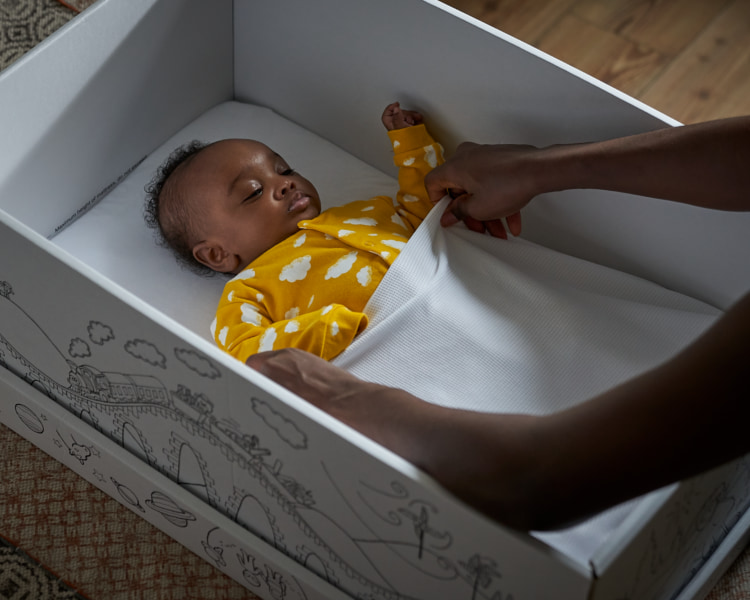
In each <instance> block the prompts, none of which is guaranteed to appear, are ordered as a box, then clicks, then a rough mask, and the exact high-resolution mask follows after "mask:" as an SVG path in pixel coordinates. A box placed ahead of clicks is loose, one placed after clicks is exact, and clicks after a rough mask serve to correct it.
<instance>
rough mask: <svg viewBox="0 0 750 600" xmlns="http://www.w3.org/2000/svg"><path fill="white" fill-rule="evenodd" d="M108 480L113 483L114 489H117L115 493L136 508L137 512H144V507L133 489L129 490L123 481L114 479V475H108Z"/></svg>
mask: <svg viewBox="0 0 750 600" xmlns="http://www.w3.org/2000/svg"><path fill="white" fill-rule="evenodd" d="M109 480H110V481H111V482H112V483H113V485H114V486H115V489H116V490H117V493H118V494H120V497H121V498H122V499H123V500H125V502H127V503H128V504H129V505H130V506H132V507H133V508H135V509H137V510H138V511H139V512H142V513H145V512H146V509H145V508H143V506H142V505H141V501H140V499H139V498H138V495H137V494H136V493H135V492H134V491H133V490H131V489H130V488H129V487H128V486H126V485H125V484H124V483H120V482H119V481H117V479H115V478H114V477H111V476H110V478H109Z"/></svg>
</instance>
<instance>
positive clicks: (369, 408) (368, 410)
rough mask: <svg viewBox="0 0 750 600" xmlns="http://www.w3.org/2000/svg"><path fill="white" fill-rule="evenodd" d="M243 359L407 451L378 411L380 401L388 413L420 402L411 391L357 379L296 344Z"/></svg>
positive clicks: (335, 414) (372, 435)
mask: <svg viewBox="0 0 750 600" xmlns="http://www.w3.org/2000/svg"><path fill="white" fill-rule="evenodd" d="M245 364H247V365H248V366H249V367H251V368H253V369H255V370H256V371H258V372H259V373H261V374H262V375H265V376H266V377H268V378H269V379H272V380H273V381H275V382H276V383H278V384H279V385H282V386H284V387H285V388H287V389H288V390H289V391H291V392H294V393H295V394H297V395H298V396H300V397H301V398H304V399H305V400H307V401H308V402H310V403H311V404H313V405H315V406H317V407H318V408H320V409H321V410H324V411H325V412H327V413H329V414H330V415H332V416H333V417H335V418H337V419H338V420H340V421H343V422H344V423H346V424H347V425H349V426H350V427H353V428H354V429H357V430H358V431H360V432H362V433H364V434H365V435H367V436H369V437H370V438H372V439H374V440H376V441H378V442H380V443H381V444H383V445H385V446H388V447H390V448H391V449H392V450H394V451H396V452H398V453H400V454H402V455H405V454H407V453H408V451H407V449H406V448H405V445H404V444H403V443H400V442H399V441H398V439H394V435H395V434H396V432H397V430H398V428H396V427H394V426H393V424H392V423H389V418H388V417H389V416H390V415H388V414H384V412H383V411H384V407H385V406H386V405H391V406H392V407H393V408H392V409H391V411H390V412H391V413H393V412H394V411H396V410H403V409H407V408H408V407H409V406H413V405H419V406H422V405H425V403H424V402H422V401H421V400H418V399H417V398H415V397H414V396H412V395H411V394H408V393H406V392H404V391H403V390H397V389H395V388H389V387H386V386H382V385H378V384H375V383H370V382H367V381H363V380H361V379H359V378H357V377H355V376H354V375H352V374H351V373H349V372H347V371H344V370H343V369H340V368H338V367H335V366H334V365H332V364H331V363H329V362H327V361H325V360H323V359H322V358H319V357H317V356H315V355H313V354H310V353H309V352H305V351H303V350H299V349H296V348H285V349H283V350H274V351H272V352H261V353H259V354H254V355H252V356H251V357H250V358H248V359H247V361H246V362H245ZM385 412H386V413H388V412H389V411H385Z"/></svg>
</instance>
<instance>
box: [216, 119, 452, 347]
mask: <svg viewBox="0 0 750 600" xmlns="http://www.w3.org/2000/svg"><path fill="white" fill-rule="evenodd" d="M388 135H389V137H390V138H391V142H392V144H393V151H394V162H395V164H396V166H398V167H399V175H398V182H399V191H398V194H397V196H396V200H397V204H396V205H394V202H393V200H392V199H391V198H389V197H387V196H376V197H375V198H371V199H370V200H360V201H356V202H352V203H350V204H346V205H344V206H338V207H334V208H331V209H328V210H326V211H324V212H322V213H321V214H320V215H319V216H317V217H316V218H314V219H310V220H307V221H301V222H300V223H299V225H298V226H299V231H298V232H297V233H295V234H294V235H292V236H290V237H288V238H287V239H285V240H284V241H283V242H281V243H279V244H277V245H276V246H274V247H273V248H271V249H270V250H267V251H266V252H264V253H263V254H262V255H261V256H260V257H258V258H257V259H256V260H254V261H253V262H252V263H250V264H249V265H248V266H247V267H245V269H244V270H243V271H242V272H241V273H240V274H239V275H237V276H236V277H234V279H232V280H231V281H229V282H228V283H227V285H226V286H225V288H224V291H223V293H222V297H221V300H220V301H219V306H218V308H217V310H216V319H215V320H214V322H213V324H212V326H211V331H212V333H213V336H214V339H215V340H216V343H217V344H218V345H219V347H220V348H221V349H223V350H225V351H226V352H229V354H231V355H232V356H234V357H235V358H238V359H239V360H241V361H243V362H244V361H245V360H247V358H248V357H249V356H250V355H251V354H255V353H256V352H262V351H265V350H278V349H280V348H290V347H294V348H300V349H302V350H306V351H308V352H312V353H313V354H317V355H318V356H321V357H323V358H325V359H326V360H330V359H332V358H334V357H335V356H336V355H338V354H339V353H340V352H342V351H343V350H344V349H345V348H346V347H347V346H348V345H349V344H350V343H351V342H352V340H353V339H354V337H355V336H356V335H357V334H358V333H360V332H361V331H362V330H364V328H365V327H366V326H367V316H366V315H365V314H364V313H363V312H362V311H363V310H364V308H365V305H366V304H367V302H368V301H369V299H370V296H372V294H373V292H374V291H375V288H376V287H377V286H378V284H379V283H380V281H381V280H382V278H383V276H384V275H385V272H386V271H387V270H388V267H389V266H390V265H391V264H392V263H393V261H394V260H395V259H396V257H397V256H398V255H399V252H400V251H401V248H403V247H404V245H405V244H406V241H407V240H408V239H409V238H410V237H411V235H412V234H413V233H414V231H415V230H416V229H417V227H418V226H419V224H420V223H421V222H422V220H423V219H424V218H425V216H426V215H427V213H428V212H429V211H430V209H431V208H432V203H431V202H430V201H429V198H428V197H427V192H426V190H425V187H424V177H425V175H426V174H427V173H429V172H430V171H431V170H432V169H434V168H435V167H436V166H437V165H438V164H441V163H442V162H443V149H442V147H441V146H440V144H438V143H436V142H435V141H434V140H433V139H432V137H431V136H430V134H429V133H428V132H427V129H426V128H425V127H424V125H416V126H414V127H407V128H405V129H397V130H394V131H389V132H388Z"/></svg>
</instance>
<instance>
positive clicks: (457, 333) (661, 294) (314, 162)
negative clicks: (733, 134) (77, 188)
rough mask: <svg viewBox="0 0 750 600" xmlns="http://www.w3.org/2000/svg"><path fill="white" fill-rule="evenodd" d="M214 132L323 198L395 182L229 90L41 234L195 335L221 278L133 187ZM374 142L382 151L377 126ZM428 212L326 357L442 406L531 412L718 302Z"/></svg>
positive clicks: (344, 197)
mask: <svg viewBox="0 0 750 600" xmlns="http://www.w3.org/2000/svg"><path fill="white" fill-rule="evenodd" d="M373 119H375V120H377V119H378V116H377V115H375V116H374V117H373ZM227 137H251V138H256V139H260V140H262V141H264V142H265V143H267V144H268V145H269V146H270V147H272V148H273V149H275V150H276V151H278V152H279V153H280V154H281V155H282V156H284V157H285V158H286V159H287V161H288V162H289V163H290V164H291V165H292V166H293V167H294V168H295V169H297V170H299V171H300V172H301V173H303V174H304V175H305V176H306V177H308V178H309V179H310V180H311V181H313V183H314V184H315V185H316V187H317V188H318V190H319V192H320V195H321V198H322V200H323V204H324V207H325V206H331V205H335V204H341V203H345V202H349V201H352V200H356V199H363V198H369V197H371V196H374V195H379V194H390V195H394V194H395V192H396V189H397V182H396V180H395V179H394V178H393V177H391V176H389V175H386V174H383V173H382V172H380V171H378V170H376V169H374V168H373V167H370V166H369V165H367V164H365V163H363V162H362V161H359V160H358V159H356V158H354V157H352V156H350V155H349V154H347V153H346V152H344V151H343V150H341V149H340V148H337V147H336V146H334V145H332V144H330V143H328V142H326V141H325V140H323V139H321V138H320V137H318V136H316V135H314V134H312V133H310V132H309V131H306V130H304V129H303V128H301V127H299V126H297V125H295V124H293V123H291V122H289V121H287V120H286V119H284V118H282V117H280V116H279V115H277V114H275V113H273V112H272V111H270V110H268V109H264V108H260V107H257V106H251V105H245V104H240V103H236V102H227V103H225V104H221V105H219V106H216V107H215V108H213V109H211V110H210V111H208V112H206V113H205V114H203V115H202V116H201V117H199V118H198V119H197V120H195V121H194V122H192V123H190V124H188V125H187V126H185V127H184V128H183V129H182V130H181V131H180V132H179V133H177V134H175V135H174V136H173V137H172V138H170V139H169V140H167V141H166V142H165V143H164V144H163V145H162V146H161V147H160V148H158V149H157V150H155V151H154V152H153V153H152V154H151V155H150V156H149V157H148V158H147V159H146V160H145V161H144V162H143V163H142V164H141V165H139V167H138V168H137V169H136V170H134V171H133V173H131V174H130V175H129V176H128V177H127V178H126V179H125V180H124V181H123V182H122V183H120V185H119V186H118V187H117V188H115V189H114V190H113V191H112V192H110V193H109V195H108V196H106V197H105V198H104V200H102V201H101V202H100V203H99V204H98V205H97V206H96V207H94V208H93V209H91V210H90V211H89V212H88V213H86V214H85V215H84V216H83V217H81V218H79V219H78V220H77V221H75V222H73V223H72V224H71V225H69V226H68V227H67V228H66V229H65V230H63V231H62V232H60V233H59V234H58V235H57V236H56V237H55V238H54V239H53V241H54V242H55V243H57V244H58V245H59V246H60V247H62V248H63V249H65V250H66V251H68V252H70V253H71V254H73V255H75V256H77V257H78V258H80V259H81V260H83V261H84V262H86V263H87V264H89V265H90V266H92V267H94V268H95V269H96V270H97V271H99V272H100V273H102V274H103V275H105V276H106V277H108V278H110V279H111V280H113V281H114V282H116V283H118V284H120V285H122V286H123V287H125V288H126V289H128V290H129V291H131V292H132V293H134V294H135V295H137V296H139V297H141V298H142V299H144V300H145V301H147V302H149V303H150V304H151V305H152V306H154V307H155V308H157V309H159V310H161V311H162V312H164V313H165V314H167V315H169V316H170V317H171V318H173V319H175V320H177V321H178V322H180V323H182V324H183V325H185V326H186V327H188V328H189V329H191V330H193V331H195V332H196V333H198V334H200V335H202V336H204V337H206V338H208V339H210V336H209V334H208V329H209V325H210V323H211V321H212V319H213V316H214V309H215V306H216V303H217V300H218V297H219V295H220V293H221V289H222V287H223V284H224V282H225V278H224V277H223V276H215V277H209V278H205V277H200V276H198V275H195V274H193V273H191V272H189V271H186V270H183V269H181V268H180V267H179V266H178V264H177V263H176V261H175V260H174V258H173V257H172V255H171V254H170V252H169V251H168V250H165V249H163V248H159V247H157V246H156V245H155V242H154V239H153V233H152V232H151V231H150V230H149V229H148V228H147V227H146V225H145V222H144V220H143V204H144V191H143V188H144V186H145V185H146V183H147V182H148V181H149V180H150V178H151V176H152V174H153V173H154V171H155V170H156V168H157V166H158V165H159V164H161V162H162V161H163V160H164V158H165V157H166V156H167V155H168V154H169V153H170V152H171V151H172V150H173V149H174V148H175V147H176V146H178V145H180V144H183V143H185V142H188V141H190V140H193V139H200V140H203V141H213V140H217V139H222V138H227ZM383 152H390V145H389V143H388V141H387V137H386V135H385V132H384V133H383ZM438 216H439V209H438V210H437V211H433V213H432V214H431V215H430V217H428V219H427V220H426V221H425V223H424V224H423V225H422V226H421V227H420V228H419V230H418V231H417V233H416V234H415V236H414V237H413V238H412V240H410V242H409V243H408V244H407V246H406V248H405V250H404V251H403V252H402V254H401V256H399V258H398V260H397V261H396V262H395V263H394V265H393V267H392V268H391V269H390V270H389V272H388V273H387V275H386V277H385V279H384V280H383V282H382V283H381V285H380V286H379V288H378V290H377V291H376V293H375V295H374V296H373V298H372V299H371V301H370V303H369V304H368V307H367V309H366V310H367V312H368V313H369V315H370V325H369V326H368V328H367V330H366V331H365V332H364V333H363V334H362V335H360V336H359V337H358V338H357V339H356V340H355V342H354V344H353V345H352V346H351V347H350V348H349V349H347V350H346V351H345V352H344V353H343V354H342V355H341V356H340V357H338V358H337V359H336V361H335V362H336V363H337V364H339V365H340V366H343V367H344V368H347V369H349V370H350V371H352V372H354V373H355V374H357V375H359V376H360V377H363V378H365V379H369V380H373V381H378V382H382V383H384V384H387V385H393V386H397V387H401V388H404V389H407V390H409V391H411V392H413V393H415V394H416V395H418V396H420V397H422V398H425V399H427V400H431V401H433V402H437V403H440V404H444V405H450V406H457V407H462V408H467V409H474V410H483V411H493V412H528V413H545V412H550V411H554V410H559V409H561V408H564V407H566V406H569V405H571V404H573V403H576V402H578V401H581V400H584V399H586V398H588V397H591V396H592V395H593V394H595V393H598V392H600V391H602V390H604V389H606V388H608V387H610V386H612V385H614V384H616V383H618V382H620V381H622V380H624V379H626V378H628V377H631V376H633V375H635V374H637V373H639V372H642V371H643V370H644V369H647V368H649V367H650V366H653V365H656V364H658V363H659V362H661V361H662V360H664V359H666V358H667V357H669V356H671V355H672V354H673V353H674V352H676V351H677V350H678V349H679V348H681V347H683V346H684V345H685V344H687V343H688V342H689V341H690V340H692V339H693V338H695V337H696V336H697V335H698V334H699V333H700V332H701V331H703V330H704V329H705V328H706V327H708V326H709V325H710V324H711V323H712V322H713V320H714V319H715V318H716V316H717V314H718V311H717V310H716V309H714V308H713V307H710V306H708V305H705V304H703V303H701V302H698V301H696V300H693V299H691V298H688V297H685V296H682V295H680V294H676V293H673V292H671V291H669V290H665V289H664V288H662V287H660V286H657V285H655V284H652V283H650V282H647V281H644V280H642V279H638V278H636V277H633V276H630V275H628V274H625V273H621V272H618V271H614V270H612V269H608V268H605V267H601V266H599V265H595V264H592V263H589V262H586V261H582V260H579V259H574V258H571V257H569V256H566V255H564V254H560V253H558V252H555V251H553V250H550V249H547V248H543V247H541V246H538V245H535V244H532V243H530V242H526V241H524V240H522V239H517V240H510V241H507V242H503V241H501V240H496V239H493V238H489V237H487V236H478V235H476V234H474V233H472V232H469V231H467V230H465V229H462V228H453V229H450V230H444V229H442V228H441V227H440V226H439V223H438ZM446 373H448V376H446ZM628 510H629V507H628V506H623V507H619V508H617V509H615V510H611V511H608V512H606V513H603V514H602V515H599V516H598V517H596V518H594V519H592V520H590V521H587V522H585V523H583V524H582V525H579V526H577V527H575V528H573V529H571V530H567V531H564V532H557V533H552V534H545V535H543V536H540V537H542V538H543V539H545V540H546V541H547V542H549V543H550V544H552V545H554V546H555V547H557V548H558V549H560V550H562V551H563V552H565V553H566V554H569V555H574V556H577V557H578V558H581V559H582V560H584V561H585V560H588V559H589V558H590V557H591V555H592V554H593V553H594V552H595V551H596V550H597V549H598V548H600V546H601V545H602V543H603V542H604V540H606V538H607V536H608V535H609V534H610V533H611V532H612V531H613V529H615V528H616V527H617V525H618V524H619V523H620V522H621V520H622V519H623V518H624V516H625V515H626V514H627V512H628Z"/></svg>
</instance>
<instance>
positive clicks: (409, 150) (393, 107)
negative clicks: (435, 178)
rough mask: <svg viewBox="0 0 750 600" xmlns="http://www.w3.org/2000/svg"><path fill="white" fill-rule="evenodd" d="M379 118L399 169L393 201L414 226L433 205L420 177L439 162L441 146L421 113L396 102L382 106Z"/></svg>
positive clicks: (440, 159) (440, 162) (422, 177)
mask: <svg viewBox="0 0 750 600" xmlns="http://www.w3.org/2000/svg"><path fill="white" fill-rule="evenodd" d="M382 121H383V125H385V128H386V129H387V130H388V137H390V139H391V144H392V146H393V154H394V156H393V162H394V163H395V164H396V166H397V167H398V168H399V171H398V184H399V191H398V194H397V195H396V200H397V202H398V203H399V205H400V206H401V208H402V209H403V210H402V211H399V212H401V213H402V215H403V216H404V217H406V218H407V219H408V220H409V222H410V223H411V224H412V225H413V226H414V228H416V227H418V226H419V223H421V222H422V220H423V219H424V218H425V217H426V216H427V213H429V212H430V210H431V209H432V207H433V204H432V202H431V201H430V198H429V196H428V194H427V190H426V188H425V185H424V178H425V176H426V175H427V173H429V172H430V171H432V169H434V168H435V167H437V166H438V165H441V164H443V162H444V158H443V147H442V146H441V145H440V144H438V143H437V142H436V141H435V140H434V139H432V136H431V135H430V134H429V132H428V131H427V128H426V127H425V126H424V124H423V118H422V115H421V114H420V113H418V112H416V111H410V110H403V109H402V108H401V107H400V106H399V104H398V102H394V103H393V104H389V105H388V106H387V107H386V109H385V111H384V112H383V116H382Z"/></svg>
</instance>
